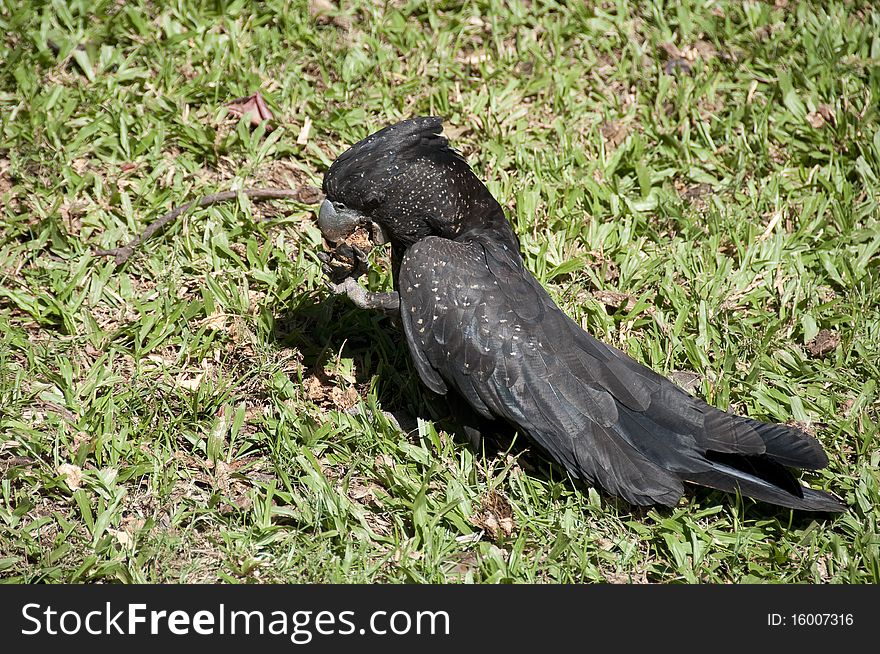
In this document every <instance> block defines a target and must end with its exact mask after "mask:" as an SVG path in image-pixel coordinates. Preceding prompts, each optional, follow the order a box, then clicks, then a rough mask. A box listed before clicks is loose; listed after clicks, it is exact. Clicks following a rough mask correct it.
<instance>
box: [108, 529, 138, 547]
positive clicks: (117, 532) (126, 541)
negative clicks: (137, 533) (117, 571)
mask: <svg viewBox="0 0 880 654" xmlns="http://www.w3.org/2000/svg"><path fill="white" fill-rule="evenodd" d="M107 531H108V532H110V534H111V535H113V536H115V537H116V540H117V542H118V543H119V544H120V545H122V547H124V548H126V549H127V548H129V547H131V546H132V545H133V544H134V541H133V540H132V538H131V534H129V533H128V532H127V531H125V530H123V529H108V530H107Z"/></svg>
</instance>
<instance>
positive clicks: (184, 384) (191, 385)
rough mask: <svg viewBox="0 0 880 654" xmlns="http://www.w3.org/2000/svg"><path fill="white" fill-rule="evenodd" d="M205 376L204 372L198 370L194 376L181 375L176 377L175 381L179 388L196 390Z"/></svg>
mask: <svg viewBox="0 0 880 654" xmlns="http://www.w3.org/2000/svg"><path fill="white" fill-rule="evenodd" d="M204 376H205V373H203V372H200V373H199V374H198V375H196V376H195V377H184V376H183V375H181V376H180V377H178V378H177V380H176V383H177V385H178V386H180V387H181V388H185V389H186V390H188V391H197V390H198V389H199V386H200V385H201V384H202V377H204Z"/></svg>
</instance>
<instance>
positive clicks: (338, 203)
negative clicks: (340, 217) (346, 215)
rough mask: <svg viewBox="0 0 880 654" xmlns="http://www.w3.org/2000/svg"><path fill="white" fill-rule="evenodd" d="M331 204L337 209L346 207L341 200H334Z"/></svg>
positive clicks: (340, 209)
mask: <svg viewBox="0 0 880 654" xmlns="http://www.w3.org/2000/svg"><path fill="white" fill-rule="evenodd" d="M331 204H332V205H333V208H334V209H336V211H342V210H344V209H345V205H344V204H342V203H341V202H332V203H331Z"/></svg>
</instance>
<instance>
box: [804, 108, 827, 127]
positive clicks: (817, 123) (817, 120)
mask: <svg viewBox="0 0 880 654" xmlns="http://www.w3.org/2000/svg"><path fill="white" fill-rule="evenodd" d="M807 122H808V123H810V125H811V126H812V127H813V128H814V129H819V128H821V127H822V126H823V125H824V124H825V118H823V117H822V114H820V113H819V112H818V111H811V112H810V113H808V114H807Z"/></svg>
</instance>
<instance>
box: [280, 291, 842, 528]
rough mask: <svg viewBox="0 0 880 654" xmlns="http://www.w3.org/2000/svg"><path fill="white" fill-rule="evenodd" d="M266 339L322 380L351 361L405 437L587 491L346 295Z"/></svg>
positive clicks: (617, 502) (750, 509) (753, 507)
mask: <svg viewBox="0 0 880 654" xmlns="http://www.w3.org/2000/svg"><path fill="white" fill-rule="evenodd" d="M270 337H271V338H272V340H274V341H275V342H276V343H278V344H279V345H280V346H284V347H295V348H297V349H298V350H299V351H300V352H302V354H303V360H302V364H303V366H304V369H305V370H307V371H308V374H314V375H315V376H317V377H319V379H320V378H322V376H323V375H325V374H326V373H325V372H324V370H325V367H326V366H327V365H328V364H332V362H333V360H334V359H338V358H351V359H353V360H354V361H355V364H356V371H357V383H358V385H359V386H360V387H361V389H364V388H366V387H368V386H369V385H370V383H371V382H372V381H373V380H375V389H376V397H377V400H378V403H379V406H380V407H381V409H382V410H383V411H384V412H386V413H387V414H390V415H391V416H392V417H393V418H394V420H395V421H396V422H397V424H398V425H399V426H400V428H401V430H402V431H403V432H405V433H407V434H409V433H412V432H413V431H415V430H416V429H417V428H418V419H419V418H421V419H423V420H427V421H432V422H433V423H434V425H435V426H436V428H437V429H438V430H443V431H445V432H447V433H449V434H450V435H452V436H453V437H454V438H455V439H456V441H458V442H459V443H460V444H461V445H462V446H465V447H472V448H475V451H476V452H477V453H478V456H481V457H485V458H486V459H487V460H492V459H497V458H503V457H506V456H513V457H514V458H516V459H517V461H518V463H519V464H520V466H521V467H522V468H523V470H524V471H525V472H526V473H527V474H529V475H532V476H534V477H537V478H539V479H542V480H543V481H546V482H548V483H550V484H551V485H552V484H562V485H563V486H567V487H569V488H575V489H576V490H577V491H578V492H579V493H583V494H587V493H588V492H589V488H590V486H589V485H588V484H585V483H583V482H581V481H579V480H576V479H573V478H572V477H571V476H570V475H569V474H568V473H567V472H566V470H565V469H564V468H563V467H561V466H559V465H557V464H555V463H553V462H552V460H551V459H550V458H549V457H548V456H547V455H546V454H545V453H544V452H543V451H542V450H541V449H540V448H539V447H538V446H536V445H535V444H533V443H531V442H529V441H528V439H527V438H524V437H523V436H522V435H521V434H520V435H517V432H516V430H515V429H514V428H512V427H511V426H509V425H507V424H505V423H503V422H500V421H494V422H493V421H487V420H485V419H483V418H481V417H479V416H477V415H476V414H475V413H474V412H473V411H472V410H471V409H470V408H469V407H468V406H467V404H466V403H465V402H464V401H463V400H462V399H461V398H460V397H457V396H454V395H453V396H439V395H435V394H434V393H432V392H431V391H430V390H428V389H427V388H425V387H424V386H423V385H422V383H421V381H420V379H419V377H418V372H417V371H416V369H415V368H414V367H413V365H412V363H411V361H410V355H409V352H408V350H407V346H406V342H405V339H404V337H403V334H402V332H401V331H400V330H399V328H397V327H396V326H395V325H394V324H393V322H392V320H390V319H389V318H387V317H385V316H382V315H380V314H378V313H377V312H372V311H364V310H361V309H358V308H356V307H355V306H354V305H352V304H351V302H350V301H349V300H348V299H347V298H344V297H339V296H332V295H329V296H325V295H317V294H307V295H304V296H302V297H301V298H300V302H299V304H297V305H296V306H295V307H294V308H293V309H292V310H291V311H288V312H287V313H285V314H283V315H280V316H276V318H275V322H274V330H273V331H272V333H271V334H270ZM322 381H328V382H329V380H328V379H322ZM363 394H364V393H363V392H362V393H361V395H363ZM596 490H597V491H598V492H599V494H600V496H601V498H602V503H603V505H606V506H613V507H614V508H615V510H616V512H617V513H618V514H626V513H630V514H632V515H633V517H635V518H637V519H639V520H642V519H645V518H646V517H647V516H648V513H649V512H650V511H651V510H652V509H653V510H654V511H656V512H657V514H659V516H660V517H661V518H666V517H670V516H672V515H673V514H675V512H676V511H678V510H679V509H680V508H681V507H671V508H670V507H663V506H659V505H658V506H655V507H640V506H632V505H629V504H627V503H626V502H625V501H623V500H621V499H620V498H617V497H615V496H612V495H608V494H607V493H605V492H604V491H602V490H601V489H600V488H598V487H596ZM684 497H685V498H686V500H687V503H686V504H685V505H684V507H688V505H694V506H693V508H692V509H689V510H693V511H697V510H704V509H706V508H708V507H712V506H721V505H725V504H727V505H730V506H731V507H735V509H736V511H737V513H738V515H739V518H740V519H744V518H747V517H748V518H750V519H753V520H754V519H765V520H766V519H774V518H775V519H776V520H778V521H779V523H780V525H781V526H782V527H792V528H805V527H807V526H808V525H809V524H810V523H811V522H812V521H814V520H821V519H822V518H824V517H828V516H827V514H824V513H814V512H809V511H790V510H789V509H786V508H782V507H778V506H775V505H772V504H768V503H765V502H756V501H753V500H751V499H749V498H740V497H737V496H736V495H734V494H731V493H725V492H723V491H717V490H713V489H709V488H703V487H701V486H696V485H692V484H687V483H686V484H685V494H684Z"/></svg>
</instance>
